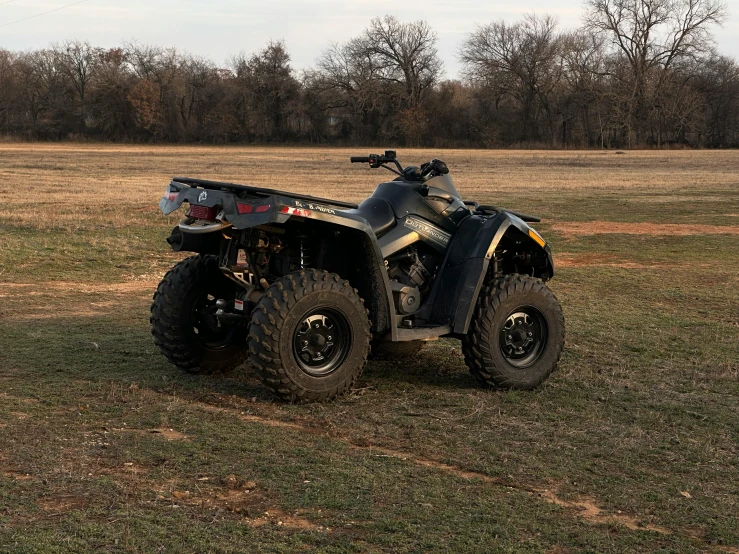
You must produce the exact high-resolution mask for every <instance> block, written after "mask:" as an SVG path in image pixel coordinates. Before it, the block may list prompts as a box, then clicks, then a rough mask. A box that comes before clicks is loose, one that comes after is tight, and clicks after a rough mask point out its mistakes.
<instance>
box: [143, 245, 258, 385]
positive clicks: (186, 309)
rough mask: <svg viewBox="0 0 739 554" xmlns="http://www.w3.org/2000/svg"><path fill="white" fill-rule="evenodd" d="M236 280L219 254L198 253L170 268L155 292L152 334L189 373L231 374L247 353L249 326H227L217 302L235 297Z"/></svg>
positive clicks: (157, 342) (164, 349) (172, 360)
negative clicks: (227, 272)
mask: <svg viewBox="0 0 739 554" xmlns="http://www.w3.org/2000/svg"><path fill="white" fill-rule="evenodd" d="M236 288H237V286H236V284H235V283H232V282H231V281H230V280H229V279H228V278H226V277H225V276H224V275H223V273H222V272H221V270H220V269H219V268H218V260H217V258H216V257H215V256H192V257H190V258H186V259H184V260H182V261H181V262H180V263H178V264H177V265H175V266H174V267H173V268H172V269H170V270H169V271H168V272H167V274H166V275H165V276H164V278H163V279H162V281H161V282H160V283H159V287H157V291H156V292H155V293H154V301H153V303H152V305H151V317H150V320H149V321H150V323H151V334H152V335H154V342H155V344H156V345H157V346H158V347H159V350H161V352H162V354H164V356H165V357H166V358H167V359H168V360H169V361H170V362H172V363H173V364H174V365H176V366H177V367H179V368H180V369H182V370H183V371H187V372H188V373H203V374H210V373H225V372H228V371H230V370H232V369H234V368H236V367H238V366H239V365H241V364H242V363H243V362H244V360H246V357H247V347H246V328H245V327H236V326H228V327H223V326H221V325H220V324H219V322H218V320H217V319H216V317H215V301H216V299H218V298H232V297H233V296H234V295H235V294H236Z"/></svg>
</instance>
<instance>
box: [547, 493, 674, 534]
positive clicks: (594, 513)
mask: <svg viewBox="0 0 739 554" xmlns="http://www.w3.org/2000/svg"><path fill="white" fill-rule="evenodd" d="M537 492H538V494H539V495H540V496H541V498H543V499H544V500H546V501H547V502H550V503H552V504H556V505H557V506H562V507H563V508H574V509H576V510H578V511H579V514H578V515H579V516H580V517H582V518H583V519H585V520H587V521H590V522H592V523H602V524H613V523H616V524H619V525H623V526H624V527H626V528H628V529H631V530H632V531H653V532H655V533H660V534H662V535H671V534H672V532H671V531H670V530H669V529H665V528H664V527H659V526H657V525H652V524H642V523H641V522H640V521H639V520H638V519H637V518H635V517H631V516H627V515H624V514H621V513H620V512H619V513H618V514H604V513H603V510H601V509H600V508H599V507H598V506H597V505H596V504H595V501H594V500H592V499H590V498H584V499H581V500H572V501H571V500H563V499H562V498H560V497H559V496H557V494H556V493H554V492H553V491H551V490H548V489H537Z"/></svg>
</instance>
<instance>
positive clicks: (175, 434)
mask: <svg viewBox="0 0 739 554" xmlns="http://www.w3.org/2000/svg"><path fill="white" fill-rule="evenodd" d="M148 432H149V433H151V434H153V435H161V436H163V437H164V438H165V439H167V440H168V441H189V440H190V437H188V436H187V435H186V434H184V433H180V432H179V431H175V430H174V429H165V428H161V429H150V430H149V431H148Z"/></svg>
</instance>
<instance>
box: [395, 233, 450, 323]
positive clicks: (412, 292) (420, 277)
mask: <svg viewBox="0 0 739 554" xmlns="http://www.w3.org/2000/svg"><path fill="white" fill-rule="evenodd" d="M386 263H387V267H388V276H389V277H390V286H391V287H392V289H393V295H394V296H395V306H396V308H397V311H398V312H399V313H401V314H412V313H415V312H416V311H417V310H418V308H420V307H421V304H422V302H423V299H424V298H425V297H426V295H427V294H428V293H429V291H430V290H431V284H432V283H433V280H434V276H435V275H436V271H437V270H438V268H439V258H438V256H436V255H435V254H434V253H433V251H432V250H430V249H429V250H426V249H425V247H423V246H422V245H421V246H419V247H418V248H416V247H415V246H411V247H410V248H408V249H407V250H404V251H403V252H401V253H399V254H395V255H393V256H390V257H389V258H388V259H387V262H386Z"/></svg>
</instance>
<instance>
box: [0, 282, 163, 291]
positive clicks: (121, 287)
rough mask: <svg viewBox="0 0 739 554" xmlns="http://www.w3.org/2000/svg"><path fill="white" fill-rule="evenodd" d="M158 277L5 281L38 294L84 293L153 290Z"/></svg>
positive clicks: (7, 286) (11, 285)
mask: <svg viewBox="0 0 739 554" xmlns="http://www.w3.org/2000/svg"><path fill="white" fill-rule="evenodd" d="M158 282H159V280H158V279H144V280H140V281H125V282H123V283H98V282H92V283H80V282H78V281H39V282H35V283H3V287H4V288H6V289H36V290H37V291H39V292H37V293H36V294H44V293H46V292H48V291H59V292H73V293H82V294H101V293H105V292H113V293H124V294H125V293H130V292H137V291H140V290H151V287H152V286H156V285H157V283H158ZM25 294H28V293H25Z"/></svg>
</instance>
